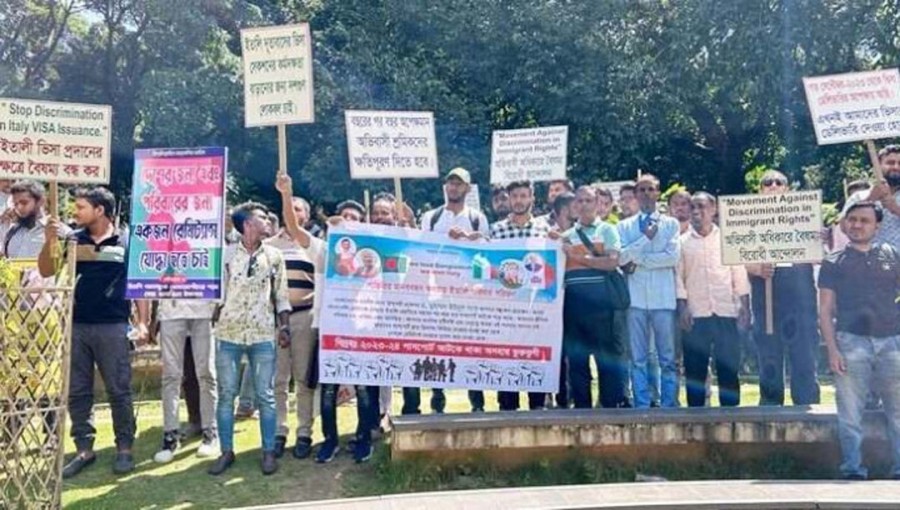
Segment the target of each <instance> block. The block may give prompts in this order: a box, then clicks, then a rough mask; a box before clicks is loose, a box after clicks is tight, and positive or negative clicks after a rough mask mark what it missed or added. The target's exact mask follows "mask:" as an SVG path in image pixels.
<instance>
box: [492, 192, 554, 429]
mask: <svg viewBox="0 0 900 510" xmlns="http://www.w3.org/2000/svg"><path fill="white" fill-rule="evenodd" d="M506 192H507V193H508V194H509V205H510V210H511V212H510V214H509V217H507V218H506V219H504V220H500V221H498V222H496V223H494V224H493V225H491V239H523V238H535V237H537V238H541V237H544V238H545V237H547V234H548V233H549V232H550V226H549V225H547V223H546V222H545V221H543V220H541V219H540V218H536V217H534V216H533V215H532V214H531V211H532V208H533V207H534V188H532V185H531V182H530V181H515V182H511V183H509V184H507V185H506ZM497 401H498V403H499V404H500V410H501V411H515V410H517V409H519V393H518V392H515V391H501V392H498V394H497ZM545 404H546V395H544V394H543V393H535V392H529V393H528V407H529V409H532V410H534V409H543V408H544V406H545Z"/></svg>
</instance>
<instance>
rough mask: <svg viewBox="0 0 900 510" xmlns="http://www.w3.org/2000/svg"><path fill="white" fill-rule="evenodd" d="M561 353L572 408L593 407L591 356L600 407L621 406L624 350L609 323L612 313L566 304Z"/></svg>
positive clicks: (624, 375) (625, 360)
mask: <svg viewBox="0 0 900 510" xmlns="http://www.w3.org/2000/svg"><path fill="white" fill-rule="evenodd" d="M566 308H567V311H566V312H565V313H564V321H565V326H564V331H565V335H564V337H563V351H564V355H565V357H566V359H567V360H568V368H569V370H568V379H569V396H570V397H571V399H572V400H573V401H574V404H575V408H577V409H589V408H591V407H593V402H594V396H593V395H592V394H591V355H592V354H593V355H594V356H595V359H596V362H597V370H598V371H599V377H600V381H599V382H600V406H602V407H625V406H626V402H627V400H626V398H625V388H626V386H627V374H628V371H627V363H628V362H627V359H626V356H625V352H626V347H625V343H624V341H623V338H622V336H621V335H617V334H616V332H615V330H614V324H613V311H612V310H584V309H583V307H579V306H578V304H577V303H572V304H569V302H566Z"/></svg>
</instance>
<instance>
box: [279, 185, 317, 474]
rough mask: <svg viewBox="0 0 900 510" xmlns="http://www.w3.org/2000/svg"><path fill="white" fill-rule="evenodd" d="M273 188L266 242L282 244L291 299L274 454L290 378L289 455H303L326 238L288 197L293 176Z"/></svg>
mask: <svg viewBox="0 0 900 510" xmlns="http://www.w3.org/2000/svg"><path fill="white" fill-rule="evenodd" d="M276 188H277V189H278V191H279V193H281V202H282V215H283V216H284V230H283V231H281V232H279V233H278V234H277V235H275V236H274V237H272V238H271V239H268V240H266V244H268V245H269V246H273V247H275V248H278V249H279V250H281V253H282V256H283V257H284V263H285V268H286V269H287V286H288V300H289V301H290V305H291V314H290V329H291V346H290V348H289V349H279V350H278V351H277V354H276V356H275V358H276V365H277V367H276V372H275V411H276V415H277V429H278V430H277V432H276V435H275V457H277V458H281V457H282V456H283V455H284V450H285V448H286V445H287V437H288V434H289V432H290V430H289V429H288V425H287V417H288V396H289V395H288V393H289V392H288V385H289V384H290V381H291V378H293V379H294V391H295V393H296V397H297V409H296V413H297V434H296V440H295V442H294V448H293V452H292V453H293V455H294V457H295V458H298V459H305V458H307V457H309V456H310V454H311V453H312V426H313V406H314V400H315V394H316V390H315V386H313V387H310V385H308V384H307V379H308V377H307V375H308V373H309V370H310V369H311V368H312V367H311V362H312V360H313V358H314V355H313V351H314V349H315V348H316V337H315V336H314V335H313V331H312V306H313V296H314V294H315V291H316V287H315V276H316V268H315V264H316V261H318V260H320V259H321V256H322V253H324V251H325V242H324V241H322V240H321V239H318V238H316V237H315V236H313V235H312V233H310V232H309V231H308V230H306V229H305V228H304V227H303V226H302V225H304V224H305V223H306V222H305V221H304V219H305V218H308V217H309V204H308V203H307V202H306V201H305V200H303V199H301V198H299V197H292V196H291V193H292V190H293V181H292V180H291V178H290V176H288V175H287V174H279V175H278V181H277V183H276Z"/></svg>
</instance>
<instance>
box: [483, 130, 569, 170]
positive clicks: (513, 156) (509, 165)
mask: <svg viewBox="0 0 900 510" xmlns="http://www.w3.org/2000/svg"><path fill="white" fill-rule="evenodd" d="M568 140H569V126H548V127H541V128H530V129H506V130H498V131H494V134H493V137H492V142H491V184H507V183H510V182H513V181H524V180H528V181H532V182H536V181H554V180H557V179H565V178H566V155H567V153H568Z"/></svg>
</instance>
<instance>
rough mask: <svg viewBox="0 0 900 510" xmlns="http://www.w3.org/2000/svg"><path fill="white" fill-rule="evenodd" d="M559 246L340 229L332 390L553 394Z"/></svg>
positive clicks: (328, 325)
mask: <svg viewBox="0 0 900 510" xmlns="http://www.w3.org/2000/svg"><path fill="white" fill-rule="evenodd" d="M563 260H564V258H563V255H562V252H561V250H560V245H559V243H557V242H555V241H549V240H545V239H518V240H508V241H492V242H471V241H454V240H451V239H450V238H449V237H447V235H446V234H436V233H433V232H423V231H419V230H411V229H403V228H394V227H384V226H380V225H370V224H344V225H341V226H340V227H335V228H332V229H331V230H330V231H329V235H328V256H327V260H326V264H325V268H324V273H325V287H324V289H322V290H321V291H320V292H321V295H320V298H321V299H322V305H321V312H320V313H321V315H320V331H321V333H320V335H321V338H320V349H321V350H320V355H319V375H320V380H321V381H322V382H325V383H341V384H363V385H374V386H419V387H431V388H468V389H492V390H523V391H537V392H555V391H556V390H557V385H558V381H559V362H560V356H561V354H562V353H561V346H562V272H563V271H562V266H561V264H562V263H563Z"/></svg>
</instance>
